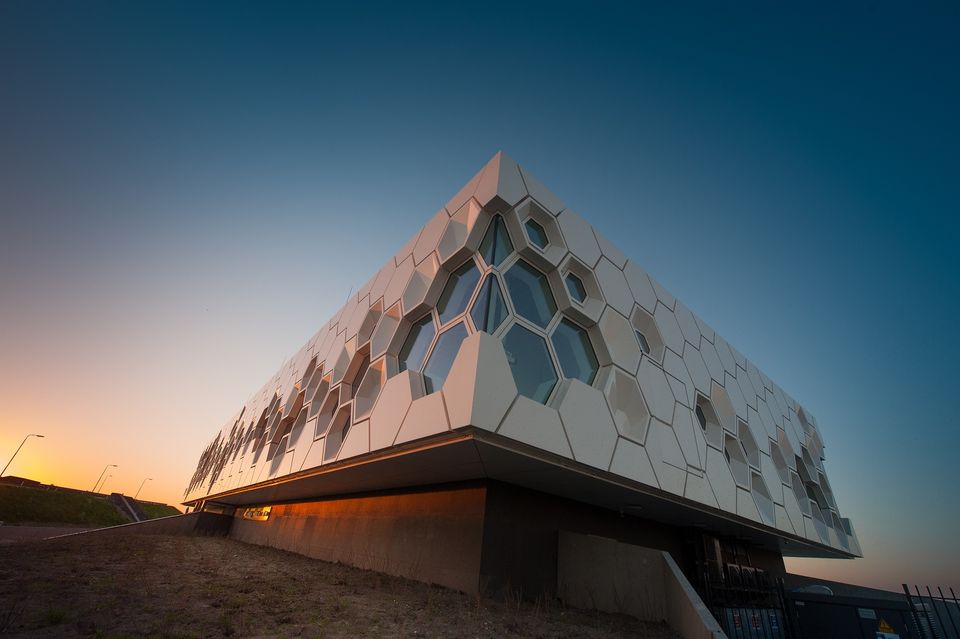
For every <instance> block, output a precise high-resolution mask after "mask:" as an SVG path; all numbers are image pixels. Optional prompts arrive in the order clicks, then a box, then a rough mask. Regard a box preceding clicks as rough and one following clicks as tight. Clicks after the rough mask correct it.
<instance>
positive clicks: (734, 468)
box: [723, 435, 750, 489]
mask: <svg viewBox="0 0 960 639" xmlns="http://www.w3.org/2000/svg"><path fill="white" fill-rule="evenodd" d="M723 454H724V456H725V457H726V458H727V464H729V465H730V471H731V472H732V473H733V479H734V480H735V481H736V482H737V483H738V484H740V485H741V486H743V487H744V488H747V489H749V488H750V468H749V467H748V466H747V458H746V457H745V456H744V454H743V449H742V448H740V442H738V441H737V440H736V438H735V437H732V436H730V435H725V436H724V438H723Z"/></svg>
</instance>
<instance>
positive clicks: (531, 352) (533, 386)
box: [503, 324, 557, 404]
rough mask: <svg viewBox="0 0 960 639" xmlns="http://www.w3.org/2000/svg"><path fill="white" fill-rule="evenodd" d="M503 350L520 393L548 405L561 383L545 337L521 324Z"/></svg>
mask: <svg viewBox="0 0 960 639" xmlns="http://www.w3.org/2000/svg"><path fill="white" fill-rule="evenodd" d="M503 349H504V350H505V351H506V353H507V361H508V362H509V363H510V370H511V371H512V372H513V380H514V381H515V382H516V384H517V390H518V391H520V394H521V395H524V396H526V397H529V398H530V399H532V400H534V401H538V402H540V403H541V404H545V403H546V401H547V398H548V397H550V392H551V391H552V390H553V387H554V386H556V385H557V373H556V371H554V369H553V362H552V361H550V353H549V351H548V350H547V343H546V342H545V341H544V339H543V338H542V337H540V336H539V335H537V334H536V333H534V332H533V331H531V330H529V329H527V328H524V327H523V326H520V325H519V324H518V325H516V326H514V327H513V328H511V329H510V330H509V331H508V332H507V334H506V335H505V336H504V338H503Z"/></svg>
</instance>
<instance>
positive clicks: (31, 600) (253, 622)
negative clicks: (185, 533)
mask: <svg viewBox="0 0 960 639" xmlns="http://www.w3.org/2000/svg"><path fill="white" fill-rule="evenodd" d="M4 632H5V633H8V635H9V636H13V637H81V636H94V637H457V638H458V639H459V638H461V637H544V638H548V637H591V638H597V639H601V638H609V637H623V636H630V637H641V638H642V637H649V638H651V639H660V638H663V639H666V638H667V637H671V636H672V635H671V633H669V632H668V631H667V630H666V628H665V627H663V626H660V625H657V624H646V623H643V622H639V621H635V620H633V619H630V618H627V617H622V616H616V615H607V614H602V613H591V612H584V611H578V610H573V609H569V608H565V607H563V606H562V605H560V604H559V603H557V602H555V601H540V602H535V603H531V602H519V601H517V600H515V599H510V600H507V601H503V600H491V599H483V598H477V597H470V596H467V595H464V594H461V593H457V592H454V591H451V590H447V589H445V588H439V587H435V586H428V585H425V584H421V583H418V582H414V581H410V580H407V579H401V578H398V577H390V576H386V575H383V574H380V573H375V572H371V571H365V570H359V569H356V568H351V567H349V566H344V565H340V564H331V563H327V562H322V561H317V560H314V559H309V558H307V557H302V556H300V555H295V554H292V553H287V552H283V551H279V550H274V549H271V548H262V547H258V546H249V545H246V544H242V543H240V542H237V541H233V540H229V539H222V538H199V537H166V536H141V535H131V536H129V537H123V536H111V537H105V536H98V535H83V536H80V537H74V538H69V539H58V540H50V541H42V542H24V543H19V544H13V545H8V546H4V547H0V634H4Z"/></svg>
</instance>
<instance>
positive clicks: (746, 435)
mask: <svg viewBox="0 0 960 639" xmlns="http://www.w3.org/2000/svg"><path fill="white" fill-rule="evenodd" d="M737 431H738V434H739V436H740V443H741V444H742V445H743V450H744V452H745V453H747V463H749V464H750V465H751V466H753V467H754V468H760V449H759V447H757V441H756V440H755V439H754V438H753V434H752V433H751V432H750V427H749V426H747V422H745V421H743V420H742V419H737Z"/></svg>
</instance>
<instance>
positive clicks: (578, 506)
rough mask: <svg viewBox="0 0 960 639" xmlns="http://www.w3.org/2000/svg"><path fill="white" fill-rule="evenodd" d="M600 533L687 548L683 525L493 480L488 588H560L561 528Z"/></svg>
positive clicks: (484, 579)
mask: <svg viewBox="0 0 960 639" xmlns="http://www.w3.org/2000/svg"><path fill="white" fill-rule="evenodd" d="M561 530H567V531H571V532H578V533H584V534H587V533H589V534H593V535H601V536H603V537H609V538H612V539H617V540H620V541H624V542H627V543H630V544H635V545H640V546H646V547H650V548H657V549H660V550H667V551H670V552H671V553H673V554H674V555H675V556H681V555H682V553H683V552H684V548H683V539H684V534H685V532H684V530H683V529H678V528H676V527H673V526H667V525H664V524H658V523H656V522H652V521H648V520H644V519H638V518H636V517H630V516H621V515H620V514H619V513H616V512H613V511H611V510H607V509H605V508H598V507H596V506H590V505H588V504H584V503H582V502H577V501H573V500H571V499H564V498H561V497H555V496H553V495H547V494H545V493H541V492H537V491H533V490H527V489H524V488H518V487H516V486H511V485H509V484H501V483H497V482H491V483H490V484H489V491H488V496H487V508H486V515H485V517H484V533H483V562H482V565H481V571H480V572H481V575H480V580H481V584H482V585H483V588H484V590H485V591H487V592H488V593H495V592H497V591H499V590H501V589H506V588H509V589H512V590H520V591H521V593H522V594H523V595H524V596H525V597H529V598H536V597H538V596H541V595H543V594H546V595H548V596H553V595H554V594H555V593H556V592H557V556H558V533H559V531H561Z"/></svg>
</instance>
